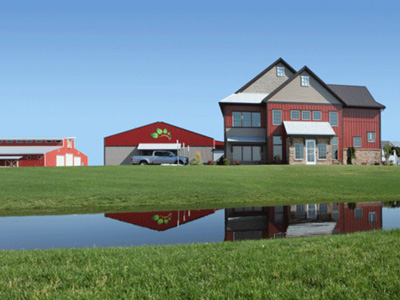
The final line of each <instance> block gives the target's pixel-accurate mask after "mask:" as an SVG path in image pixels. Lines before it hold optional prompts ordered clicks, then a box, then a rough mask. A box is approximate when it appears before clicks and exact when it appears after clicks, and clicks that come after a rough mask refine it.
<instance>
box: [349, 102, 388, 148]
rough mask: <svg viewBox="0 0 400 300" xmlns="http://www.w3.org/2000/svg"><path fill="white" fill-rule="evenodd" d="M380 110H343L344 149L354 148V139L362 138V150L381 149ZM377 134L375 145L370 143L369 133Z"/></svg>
mask: <svg viewBox="0 0 400 300" xmlns="http://www.w3.org/2000/svg"><path fill="white" fill-rule="evenodd" d="M379 118H380V110H379V109H367V108H344V109H343V129H344V141H343V148H344V149H347V148H348V147H350V146H353V137H355V136H360V137H361V148H364V149H380V139H381V137H380V120H379ZM370 131H371V132H375V143H368V140H367V132H370Z"/></svg>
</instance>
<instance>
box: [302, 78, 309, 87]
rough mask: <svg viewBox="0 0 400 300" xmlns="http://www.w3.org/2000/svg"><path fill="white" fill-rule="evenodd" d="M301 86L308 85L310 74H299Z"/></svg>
mask: <svg viewBox="0 0 400 300" xmlns="http://www.w3.org/2000/svg"><path fill="white" fill-rule="evenodd" d="M301 86H310V76H301Z"/></svg>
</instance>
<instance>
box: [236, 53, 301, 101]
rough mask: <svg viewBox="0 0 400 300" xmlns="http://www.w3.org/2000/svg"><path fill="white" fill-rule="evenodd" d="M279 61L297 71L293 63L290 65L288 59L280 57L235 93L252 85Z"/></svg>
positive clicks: (294, 71)
mask: <svg viewBox="0 0 400 300" xmlns="http://www.w3.org/2000/svg"><path fill="white" fill-rule="evenodd" d="M279 63H281V64H283V65H284V66H285V67H286V68H288V69H289V71H291V72H292V73H293V74H295V73H296V70H295V69H293V68H292V66H291V65H289V64H288V63H287V62H286V61H284V60H283V58H278V59H277V60H276V61H275V62H273V63H272V64H271V65H270V66H269V67H267V68H266V69H265V70H263V71H262V72H261V73H260V74H258V75H257V76H256V77H254V78H253V79H252V80H250V81H249V82H248V83H246V84H245V85H244V86H242V87H241V88H240V89H239V90H237V91H236V92H235V94H238V93H242V92H244V91H245V90H246V89H247V88H248V87H249V86H251V85H252V84H253V83H255V82H256V81H257V80H258V79H260V78H261V77H262V76H263V75H265V74H266V73H268V72H269V71H270V70H271V69H272V68H273V67H275V66H276V65H278V64H279Z"/></svg>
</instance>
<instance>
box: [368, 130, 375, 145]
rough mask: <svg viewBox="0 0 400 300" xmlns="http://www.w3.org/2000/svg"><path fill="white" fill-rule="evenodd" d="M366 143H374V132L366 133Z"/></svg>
mask: <svg viewBox="0 0 400 300" xmlns="http://www.w3.org/2000/svg"><path fill="white" fill-rule="evenodd" d="M367 138H368V143H375V132H367Z"/></svg>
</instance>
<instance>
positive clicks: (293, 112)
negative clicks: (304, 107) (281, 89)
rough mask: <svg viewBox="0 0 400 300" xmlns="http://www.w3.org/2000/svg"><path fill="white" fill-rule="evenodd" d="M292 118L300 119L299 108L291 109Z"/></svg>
mask: <svg viewBox="0 0 400 300" xmlns="http://www.w3.org/2000/svg"><path fill="white" fill-rule="evenodd" d="M290 119H292V120H300V111H299V110H291V111H290Z"/></svg>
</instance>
